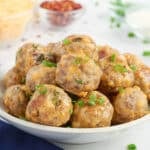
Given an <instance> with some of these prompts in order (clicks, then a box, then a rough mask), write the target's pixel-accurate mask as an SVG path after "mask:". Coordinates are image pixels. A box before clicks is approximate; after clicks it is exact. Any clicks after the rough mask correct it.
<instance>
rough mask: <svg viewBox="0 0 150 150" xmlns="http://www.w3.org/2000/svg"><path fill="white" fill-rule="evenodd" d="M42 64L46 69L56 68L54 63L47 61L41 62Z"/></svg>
mask: <svg viewBox="0 0 150 150" xmlns="http://www.w3.org/2000/svg"><path fill="white" fill-rule="evenodd" d="M42 64H43V65H44V66H46V67H57V64H56V63H53V62H51V61H47V60H43V61H42Z"/></svg>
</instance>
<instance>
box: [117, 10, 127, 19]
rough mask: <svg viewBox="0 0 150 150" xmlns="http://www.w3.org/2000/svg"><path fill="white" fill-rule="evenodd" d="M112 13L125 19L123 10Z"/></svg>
mask: <svg viewBox="0 0 150 150" xmlns="http://www.w3.org/2000/svg"><path fill="white" fill-rule="evenodd" d="M114 12H115V13H116V14H117V15H118V16H120V17H125V15H126V13H125V11H124V10H123V9H116V10H114Z"/></svg>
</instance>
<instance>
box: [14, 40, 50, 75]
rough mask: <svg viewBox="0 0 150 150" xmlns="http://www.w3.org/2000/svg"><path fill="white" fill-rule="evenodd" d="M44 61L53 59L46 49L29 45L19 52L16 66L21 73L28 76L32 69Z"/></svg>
mask: <svg viewBox="0 0 150 150" xmlns="http://www.w3.org/2000/svg"><path fill="white" fill-rule="evenodd" d="M44 59H48V60H49V59H51V55H49V54H48V50H47V48H46V47H44V46H42V45H39V44H36V43H27V44H24V45H23V46H22V47H21V48H20V49H19V51H18V52H17V56H16V65H17V68H18V69H19V70H20V71H21V72H23V73H24V74H26V73H27V72H28V70H29V69H30V68H31V67H33V66H35V65H39V64H40V63H41V62H42V61H43V60H44Z"/></svg>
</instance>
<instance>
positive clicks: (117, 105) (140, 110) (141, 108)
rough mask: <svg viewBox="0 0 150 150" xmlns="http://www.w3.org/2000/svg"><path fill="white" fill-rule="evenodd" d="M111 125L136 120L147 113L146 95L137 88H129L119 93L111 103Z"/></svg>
mask: <svg viewBox="0 0 150 150" xmlns="http://www.w3.org/2000/svg"><path fill="white" fill-rule="evenodd" d="M113 105H114V110H115V111H114V116H113V121H112V123H113V124H119V123H125V122H129V121H132V120H135V119H138V118H140V117H142V116H144V115H146V114H147V113H148V101H147V98H146V95H145V94H144V93H143V91H141V90H140V88H139V87H137V86H135V87H129V88H126V89H124V90H123V91H122V92H120V93H119V94H118V95H117V96H116V98H115V99H114V101H113Z"/></svg>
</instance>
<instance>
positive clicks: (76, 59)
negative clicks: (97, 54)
mask: <svg viewBox="0 0 150 150" xmlns="http://www.w3.org/2000/svg"><path fill="white" fill-rule="evenodd" d="M101 75H102V71H101V69H100V67H99V66H98V65H97V64H96V63H95V62H94V61H93V60H92V59H90V58H88V57H81V56H73V55H70V54H69V55H64V56H62V58H61V60H60V62H59V63H58V65H57V69H56V82H57V84H58V85H60V86H61V87H62V88H64V89H65V90H66V91H68V92H70V93H72V94H75V95H78V96H83V95H86V93H87V92H88V91H92V90H95V89H97V88H98V85H99V83H100V78H101Z"/></svg>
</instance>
